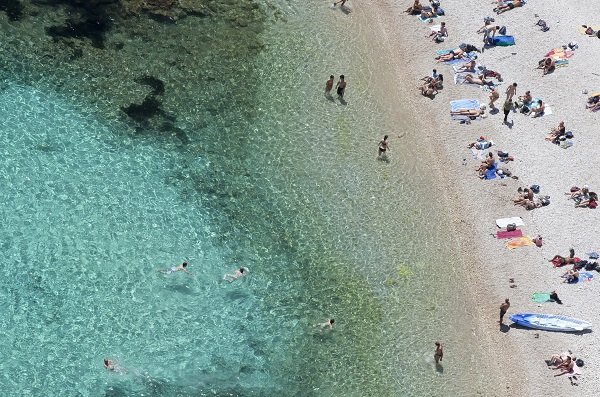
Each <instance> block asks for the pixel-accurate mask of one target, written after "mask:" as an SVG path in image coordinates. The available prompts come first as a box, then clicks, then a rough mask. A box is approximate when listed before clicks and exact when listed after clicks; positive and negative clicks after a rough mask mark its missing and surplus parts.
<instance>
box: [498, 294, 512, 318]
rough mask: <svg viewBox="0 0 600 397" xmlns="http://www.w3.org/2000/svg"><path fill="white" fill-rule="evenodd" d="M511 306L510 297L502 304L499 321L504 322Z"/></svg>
mask: <svg viewBox="0 0 600 397" xmlns="http://www.w3.org/2000/svg"><path fill="white" fill-rule="evenodd" d="M509 307H510V302H509V300H508V298H506V299H505V300H504V303H502V304H501V305H500V321H498V322H499V323H500V324H504V315H505V314H506V312H507V311H508V308H509Z"/></svg>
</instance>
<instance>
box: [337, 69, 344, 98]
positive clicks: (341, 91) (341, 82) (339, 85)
mask: <svg viewBox="0 0 600 397" xmlns="http://www.w3.org/2000/svg"><path fill="white" fill-rule="evenodd" d="M335 88H336V90H337V95H338V98H340V99H344V92H345V91H346V80H345V76H344V75H343V74H342V75H340V79H339V80H338V82H337V84H336V85H335Z"/></svg>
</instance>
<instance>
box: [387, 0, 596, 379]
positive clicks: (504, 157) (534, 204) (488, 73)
mask: <svg viewBox="0 0 600 397" xmlns="http://www.w3.org/2000/svg"><path fill="white" fill-rule="evenodd" d="M430 3H431V4H430V6H423V5H421V3H420V1H419V0H415V1H414V3H413V5H412V6H411V7H409V8H408V9H407V10H405V12H406V13H408V14H410V15H418V16H419V17H420V18H421V19H422V20H426V19H429V22H432V20H433V18H437V17H439V16H441V15H444V13H441V14H440V13H438V12H437V10H438V8H439V2H438V1H432V0H430ZM525 3H526V1H524V0H522V1H520V0H513V1H498V2H497V4H496V7H495V8H494V11H495V12H496V13H497V14H501V13H504V12H506V11H510V10H513V9H515V8H518V7H522V6H523V5H524V4H525ZM494 22H495V21H494V19H493V18H490V17H486V18H485V19H484V25H483V26H482V27H481V28H479V29H478V30H477V33H481V34H483V42H484V47H483V48H482V49H481V50H480V49H479V48H477V47H476V46H475V45H472V44H467V43H462V44H461V45H460V46H458V48H455V49H452V50H447V51H438V55H437V56H436V57H435V61H436V62H438V63H445V64H448V65H452V67H453V69H454V72H455V73H456V74H457V79H456V80H455V82H457V84H458V83H464V84H474V85H478V86H481V87H482V88H483V89H485V90H486V91H487V92H489V95H488V99H489V102H488V106H489V108H490V109H497V108H496V102H497V101H498V100H499V99H500V92H499V90H498V89H497V85H498V84H499V83H498V84H496V83H495V82H494V81H493V80H492V79H497V81H498V82H502V81H503V79H502V76H501V74H500V73H498V72H496V71H492V70H488V69H487V68H485V67H484V66H482V65H479V64H478V63H477V61H476V59H477V54H478V53H481V52H482V50H483V49H484V48H487V46H492V45H494V39H495V37H496V35H497V34H500V35H504V34H505V33H506V27H504V26H502V27H501V26H500V25H498V24H496V23H494ZM538 24H539V23H538ZM540 26H541V27H542V30H543V31H544V32H545V31H547V30H548V29H549V27H548V26H547V25H546V24H545V23H544V24H542V25H540ZM590 33H595V32H590ZM428 37H431V38H433V40H434V41H437V42H440V41H443V39H444V38H446V37H448V29H447V27H446V24H445V23H444V22H442V23H441V24H440V25H439V28H436V29H434V28H432V32H431V34H430V35H429V36H428ZM599 37H600V33H599ZM440 38H442V40H440ZM512 44H514V43H512ZM576 48H577V44H576V43H569V45H568V46H563V47H562V49H561V48H559V49H556V50H552V51H551V52H550V53H548V55H547V56H546V57H544V58H543V59H542V60H540V61H539V62H538V65H537V68H538V69H540V70H541V71H542V75H544V76H545V75H547V74H549V73H552V72H553V71H554V70H555V69H556V68H557V67H558V65H557V62H560V58H556V57H555V56H554V53H553V52H560V51H564V52H569V51H570V52H571V53H572V51H574V50H575V49H576ZM557 59H559V60H558V61H557ZM460 60H464V62H463V63H460ZM458 74H460V78H458ZM443 82H444V78H443V76H442V74H440V73H439V72H438V69H433V71H432V73H431V74H430V75H428V76H425V77H423V78H422V79H421V83H420V84H419V86H418V89H419V91H420V93H421V94H422V95H423V96H426V97H429V98H431V99H433V98H434V97H435V96H436V94H437V93H438V91H439V90H440V89H442V88H443ZM517 88H518V84H517V83H516V82H514V83H511V84H510V85H508V86H507V88H506V90H505V91H504V94H505V99H504V102H503V104H502V107H501V108H502V112H503V114H504V118H503V121H502V122H503V124H507V125H509V126H512V123H513V122H511V123H509V120H508V118H509V115H510V113H511V112H518V113H521V114H523V115H526V116H529V117H534V118H535V117H541V116H543V115H544V114H545V113H546V110H547V106H546V103H545V102H544V101H543V100H541V99H539V98H536V97H534V96H533V95H532V93H531V91H529V90H527V91H525V93H524V94H521V95H518V92H517ZM475 102H476V101H475ZM485 109H486V106H485V105H481V106H480V107H479V108H476V107H475V108H468V107H466V106H465V107H454V106H453V107H452V109H451V116H453V118H455V117H456V118H457V119H459V120H463V121H464V120H466V122H467V123H468V122H469V121H470V120H473V119H475V118H477V117H485V116H486V115H485ZM586 109H588V110H590V111H597V110H600V92H598V93H594V94H592V95H591V96H589V97H588V101H587V104H586ZM463 121H461V122H463ZM571 138H573V133H572V132H570V131H568V130H567V128H566V126H565V122H564V121H560V123H559V124H558V125H557V126H553V127H552V128H551V129H550V131H549V133H548V134H547V135H546V137H545V140H546V141H548V142H551V143H554V144H556V145H560V146H561V147H563V148H567V147H568V142H567V141H568V140H569V139H571ZM386 140H387V136H386V137H385V138H384V140H382V141H381V142H380V155H381V154H382V152H383V153H385V148H386V147H387V144H386ZM494 145H495V143H494V142H493V141H491V140H489V139H487V138H486V137H485V136H480V137H479V139H477V140H475V141H472V142H470V143H469V144H468V145H467V148H469V149H471V150H472V152H473V155H474V156H476V157H478V158H480V159H481V160H482V161H481V163H480V164H478V165H477V167H476V168H475V171H476V173H477V174H478V176H479V177H480V178H482V179H488V177H489V176H490V173H493V174H494V175H493V176H491V177H490V178H492V177H495V176H496V175H500V176H501V177H512V178H514V179H518V177H516V176H513V175H511V173H510V171H509V170H507V169H506V168H505V167H503V168H500V167H498V161H499V162H502V163H507V162H509V161H512V160H514V158H513V157H512V156H510V155H509V154H508V153H507V152H504V151H501V150H497V151H496V153H497V156H498V160H497V159H496V156H495V155H494V153H493V152H492V150H491V148H492V146H494ZM382 146H383V150H382ZM487 150H489V152H488V153H487V154H486V155H484V156H483V153H484V151H487ZM482 157H483V158H482ZM463 164H464V165H466V159H463ZM567 195H568V198H569V199H571V200H573V201H574V202H575V207H577V208H590V209H594V208H596V207H597V205H598V195H597V194H596V193H594V192H591V191H590V190H589V187H588V186H587V185H584V186H583V187H582V188H579V187H572V188H571V190H570V191H569V192H568V193H567ZM513 203H514V205H517V206H522V207H523V208H525V209H526V210H533V209H536V208H541V207H544V206H547V205H549V204H550V197H549V196H547V195H544V194H540V187H539V186H537V185H532V186H527V187H521V188H519V189H518V195H517V197H515V198H514V199H513ZM512 230H515V229H512ZM507 231H510V230H509V229H508V228H507ZM532 241H533V243H534V244H535V245H536V246H538V247H541V246H542V236H539V235H538V236H537V237H536V238H535V239H533V240H532ZM596 258H598V256H596ZM550 262H552V263H554V264H555V266H564V265H572V266H573V267H572V269H569V270H568V271H566V272H565V273H564V274H562V276H561V278H562V282H563V283H567V284H573V283H577V282H578V281H579V280H580V277H581V271H582V269H583V270H597V271H599V272H600V265H599V264H598V263H597V262H592V261H585V260H580V259H579V258H576V257H575V253H574V250H573V249H571V250H570V253H569V256H566V257H563V256H560V255H556V256H555V257H554V258H552V259H551V260H550ZM515 286H516V285H511V287H515ZM549 297H550V298H549V300H550V301H551V302H556V303H557V304H562V300H561V299H560V298H559V296H558V294H557V292H556V291H554V290H553V291H551V293H550V294H549ZM509 308H510V300H509V298H506V299H505V300H504V302H502V304H501V305H500V318H499V323H500V325H501V326H503V325H504V316H505V314H506V313H507V312H508V310H509ZM438 349H439V351H438ZM441 357H442V353H441V344H440V343H439V342H436V351H435V354H434V358H435V362H436V364H437V363H439V361H441ZM577 362H578V364H576V358H575V357H573V356H572V354H571V353H570V352H569V353H568V354H566V353H565V354H559V355H554V356H552V358H551V360H549V361H548V365H549V366H551V367H552V368H553V369H555V370H560V373H558V374H556V375H555V376H561V375H568V377H569V379H570V380H571V383H572V384H574V381H576V380H577V375H578V374H579V372H578V370H579V367H581V366H582V365H583V362H582V361H581V360H577Z"/></svg>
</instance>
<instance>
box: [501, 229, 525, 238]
mask: <svg viewBox="0 0 600 397" xmlns="http://www.w3.org/2000/svg"><path fill="white" fill-rule="evenodd" d="M522 236H523V231H521V229H517V230H511V231H507V230H500V231H498V232H496V238H499V239H502V238H515V237H522Z"/></svg>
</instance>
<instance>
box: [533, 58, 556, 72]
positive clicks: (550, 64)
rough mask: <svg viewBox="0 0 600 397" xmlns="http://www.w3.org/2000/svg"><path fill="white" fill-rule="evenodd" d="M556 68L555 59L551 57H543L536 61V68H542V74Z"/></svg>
mask: <svg viewBox="0 0 600 397" xmlns="http://www.w3.org/2000/svg"><path fill="white" fill-rule="evenodd" d="M555 68H556V61H555V60H554V59H552V58H544V59H542V60H541V61H539V62H538V67H537V68H536V69H544V76H545V75H547V74H548V73H551V72H553V71H554V69H555Z"/></svg>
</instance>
